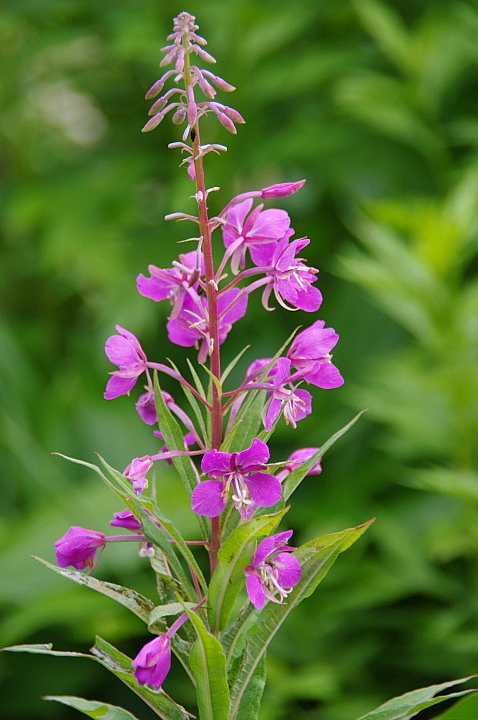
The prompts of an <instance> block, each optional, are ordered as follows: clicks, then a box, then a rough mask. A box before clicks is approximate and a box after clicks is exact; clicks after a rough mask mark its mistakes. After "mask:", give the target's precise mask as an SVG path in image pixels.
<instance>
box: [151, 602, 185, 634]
mask: <svg viewBox="0 0 478 720" xmlns="http://www.w3.org/2000/svg"><path fill="white" fill-rule="evenodd" d="M185 607H187V608H189V609H190V610H192V609H193V607H195V605H193V603H184V604H183V603H178V602H175V603H166V604H165V605H157V606H156V607H155V608H154V609H153V610H152V612H151V614H150V616H149V626H148V629H149V631H150V632H151V631H154V630H155V627H154V626H155V625H156V623H159V628H160V632H165V627H166V623H165V622H164V621H163V618H165V617H171V616H174V615H181V614H182V613H183V612H184V608H185Z"/></svg>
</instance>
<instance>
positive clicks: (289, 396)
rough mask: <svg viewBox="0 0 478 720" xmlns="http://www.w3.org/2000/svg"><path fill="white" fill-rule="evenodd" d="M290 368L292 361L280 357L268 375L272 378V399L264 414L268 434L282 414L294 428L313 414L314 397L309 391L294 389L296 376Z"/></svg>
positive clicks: (269, 384) (268, 401)
mask: <svg viewBox="0 0 478 720" xmlns="http://www.w3.org/2000/svg"><path fill="white" fill-rule="evenodd" d="M290 368H291V361H290V360H289V359H288V358H283V357H280V358H278V359H277V362H276V363H275V365H274V366H273V367H272V368H271V370H270V371H269V373H268V376H270V377H271V380H270V381H269V383H268V387H269V389H268V392H269V396H270V397H269V399H268V400H267V402H266V404H265V406H264V410H263V413H262V421H263V423H264V429H265V430H266V431H267V432H269V430H271V429H272V427H273V425H274V423H275V421H276V420H277V418H278V417H279V415H280V414H281V412H282V413H283V414H284V420H285V422H286V423H287V424H288V425H289V424H290V425H292V427H293V428H295V427H296V426H297V422H298V421H299V420H302V418H305V417H306V415H310V413H311V412H312V396H311V394H310V393H309V392H308V391H307V390H301V389H300V388H299V389H297V388H296V387H294V385H293V384H292V382H293V381H294V380H295V379H296V376H295V375H291V372H290Z"/></svg>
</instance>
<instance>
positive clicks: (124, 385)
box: [103, 375, 137, 400]
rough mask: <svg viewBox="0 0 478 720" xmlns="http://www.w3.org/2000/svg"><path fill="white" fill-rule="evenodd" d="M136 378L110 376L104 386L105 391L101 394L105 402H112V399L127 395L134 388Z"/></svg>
mask: <svg viewBox="0 0 478 720" xmlns="http://www.w3.org/2000/svg"><path fill="white" fill-rule="evenodd" d="M136 380H137V377H132V378H124V377H118V376H117V375H112V376H111V377H110V379H109V380H108V383H107V385H106V390H105V392H104V393H103V397H104V399H105V400H114V398H117V397H120V395H127V394H128V393H129V391H130V390H131V389H132V388H133V387H134V386H135V384H136Z"/></svg>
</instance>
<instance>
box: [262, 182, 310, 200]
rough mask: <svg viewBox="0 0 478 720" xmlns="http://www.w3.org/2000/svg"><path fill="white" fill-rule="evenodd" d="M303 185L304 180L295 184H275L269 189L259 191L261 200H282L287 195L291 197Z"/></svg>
mask: <svg viewBox="0 0 478 720" xmlns="http://www.w3.org/2000/svg"><path fill="white" fill-rule="evenodd" d="M304 185H305V180H297V182H285V183H277V184H276V185H269V187H266V188H263V190H261V197H263V198H284V197H288V196H289V195H293V194H294V193H296V192H297V190H300V189H301V187H303V186H304Z"/></svg>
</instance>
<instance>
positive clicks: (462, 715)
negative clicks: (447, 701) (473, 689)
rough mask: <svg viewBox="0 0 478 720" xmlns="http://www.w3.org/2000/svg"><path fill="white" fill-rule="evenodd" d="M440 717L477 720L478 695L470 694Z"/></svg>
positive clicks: (448, 719)
mask: <svg viewBox="0 0 478 720" xmlns="http://www.w3.org/2000/svg"><path fill="white" fill-rule="evenodd" d="M439 717H440V720H476V718H477V717H478V695H468V697H466V698H465V699H464V700H461V701H460V702H457V703H455V705H453V707H451V708H449V709H448V710H445V712H444V713H442V714H441V715H440V716H439Z"/></svg>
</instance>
